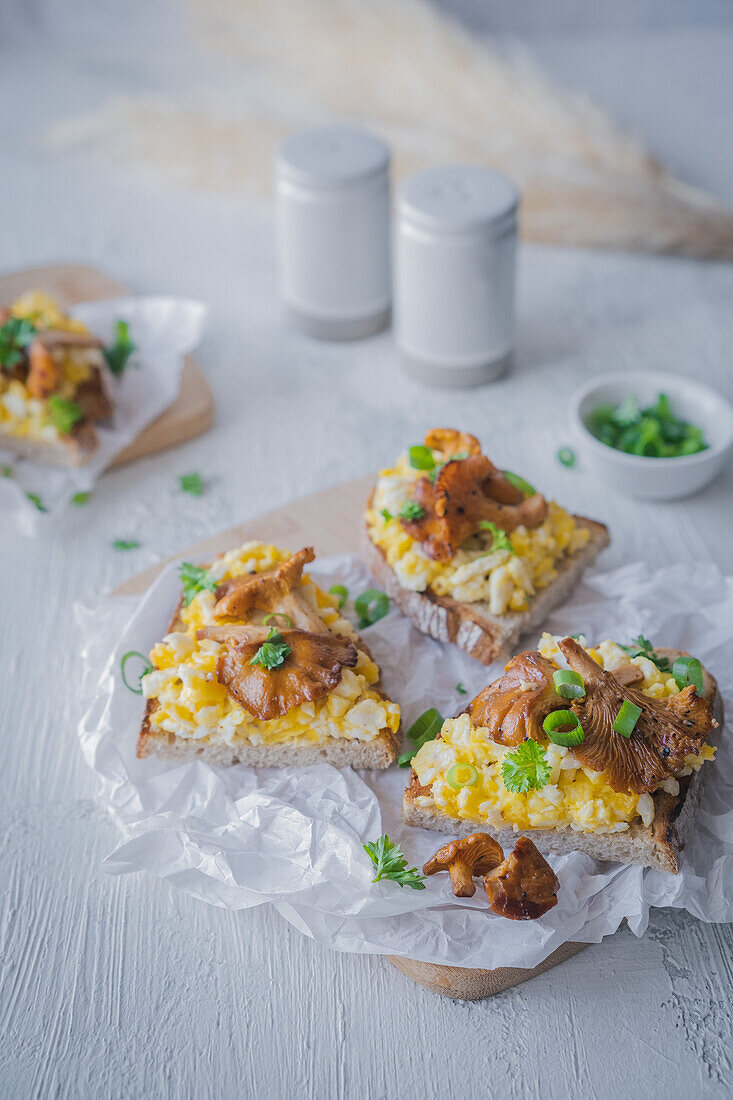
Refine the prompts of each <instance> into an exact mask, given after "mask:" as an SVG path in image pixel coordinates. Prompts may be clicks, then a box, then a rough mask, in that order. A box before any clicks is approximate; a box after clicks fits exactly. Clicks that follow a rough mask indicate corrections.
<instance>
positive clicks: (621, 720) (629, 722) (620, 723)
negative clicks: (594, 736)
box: [611, 699, 641, 740]
mask: <svg viewBox="0 0 733 1100" xmlns="http://www.w3.org/2000/svg"><path fill="white" fill-rule="evenodd" d="M640 714H641V707H637V705H636V703H631V702H630V701H629V700H628V699H624V701H623V703H622V704H621V709H620V711H619V712H618V714H617V715H616V717H615V719H614V722H613V725H612V727H611V729H612V730H613V731H614V733H620V734H621V736H622V737H625V738H626V739H627V740H628V738H629V737H631V735H632V733H633V732H634V727H635V726H636V723H637V722H638V721H639V715H640Z"/></svg>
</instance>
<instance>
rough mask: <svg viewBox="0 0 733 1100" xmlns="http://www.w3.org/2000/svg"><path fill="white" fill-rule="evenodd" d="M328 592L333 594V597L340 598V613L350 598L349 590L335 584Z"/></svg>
mask: <svg viewBox="0 0 733 1100" xmlns="http://www.w3.org/2000/svg"><path fill="white" fill-rule="evenodd" d="M328 591H329V592H330V593H331V595H332V596H338V598H339V611H340V610H341V608H342V607H343V606H344V604H345V603H346V601H347V600H348V598H349V590H348V588H344V586H343V585H342V584H334V585H332V586H331V588H329V590H328Z"/></svg>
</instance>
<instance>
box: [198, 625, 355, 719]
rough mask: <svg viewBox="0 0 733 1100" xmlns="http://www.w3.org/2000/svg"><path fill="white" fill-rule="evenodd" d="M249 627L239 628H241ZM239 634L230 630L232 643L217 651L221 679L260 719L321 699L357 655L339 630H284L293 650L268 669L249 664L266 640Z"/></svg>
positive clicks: (276, 716)
mask: <svg viewBox="0 0 733 1100" xmlns="http://www.w3.org/2000/svg"><path fill="white" fill-rule="evenodd" d="M219 629H221V630H226V628H219ZM236 629H237V628H236V626H233V627H232V628H231V630H232V631H235V630H236ZM251 629H252V628H248V627H242V628H240V630H241V631H242V632H246V631H251ZM254 629H257V628H254ZM208 636H211V633H209V635H208ZM236 639H237V634H236V633H234V634H230V642H229V644H227V645H226V648H225V650H224V652H223V653H222V654H221V655H220V656H219V659H218V661H217V665H216V675H217V679H218V680H219V682H220V683H222V684H224V685H225V687H226V688H227V689H228V691H229V692H230V694H231V695H232V696H233V697H234V698H235V699H236V700H237V702H238V703H240V704H241V706H243V707H244V709H245V710H247V711H249V713H250V714H252V715H254V717H255V718H258V719H259V720H260V721H261V722H269V721H270V720H271V719H272V718H281V717H282V716H283V715H284V714H287V713H288V711H290V710H292V709H293V708H294V707H297V706H300V704H301V703H307V702H311V701H313V700H315V699H322V698H323V697H324V696H325V695H327V694H328V693H329V691H332V690H333V688H335V687H336V685H337V684H338V683H339V681H340V680H341V675H342V671H343V669H344V668H353V667H354V665H355V664H356V662H357V659H358V654H357V652H356V649H355V648H354V646H353V645H352V644H351V642H350V641H349V640H348V639H347V638H344V637H343V636H341V635H338V634H311V633H310V632H309V631H306V630H283V631H282V632H281V639H282V641H283V642H285V643H286V644H287V645H288V646H289V647H290V652H289V653H288V654H287V655H286V657H285V659H284V661H283V663H282V664H281V665H280V666H279V667H278V668H264V667H262V666H261V665H253V664H251V663H250V662H251V661H252V658H253V657H254V656H255V654H256V653H257V650H258V649H259V647H260V645H261V643H262V639H261V638H260V637H258V638H255V639H254V640H249V639H248V637H247V635H246V634H245V633H242V634H241V635H240V637H239V640H236Z"/></svg>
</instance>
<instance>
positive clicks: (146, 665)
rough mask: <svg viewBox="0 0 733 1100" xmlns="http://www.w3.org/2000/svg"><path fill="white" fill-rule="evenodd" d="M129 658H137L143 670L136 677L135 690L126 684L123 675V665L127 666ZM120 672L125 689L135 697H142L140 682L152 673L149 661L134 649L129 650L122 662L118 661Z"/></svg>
mask: <svg viewBox="0 0 733 1100" xmlns="http://www.w3.org/2000/svg"><path fill="white" fill-rule="evenodd" d="M130 657H139V658H140V660H141V661H142V662H143V670H142V672H141V673H140V675H139V676H138V686H137V687H136V688H134V687H133V686H132V684H130V683H128V680H127V676H126V674H125V665H126V664H127V662H128V660H129V659H130ZM120 671H121V673H122V682H123V684H124V685H125V687H126V688H129V690H130V691H134V693H135V695H142V693H143V689H142V685H141V684H140V680H142V678H143V676H147V675H148V673H149V672H153V666H152V665H151V664H150V662H149V660H148V659H147V657H146V656H145V655H144V654H143V653H139V652H138V651H137V650H136V649H131V650H129V652H127V653H125V655H124V656H123V658H122V660H121V661H120Z"/></svg>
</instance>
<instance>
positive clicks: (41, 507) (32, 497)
mask: <svg viewBox="0 0 733 1100" xmlns="http://www.w3.org/2000/svg"><path fill="white" fill-rule="evenodd" d="M25 495H26V496H27V497H28V500H29V501H30V502H31V504H33V505H35V507H36V508H37V509H38V511H39V512H47V511H48V508H47V507H46V505H45V504H44V503H43V501H42V500H41V498H40V497H39V495H38V493H26V494H25Z"/></svg>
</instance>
